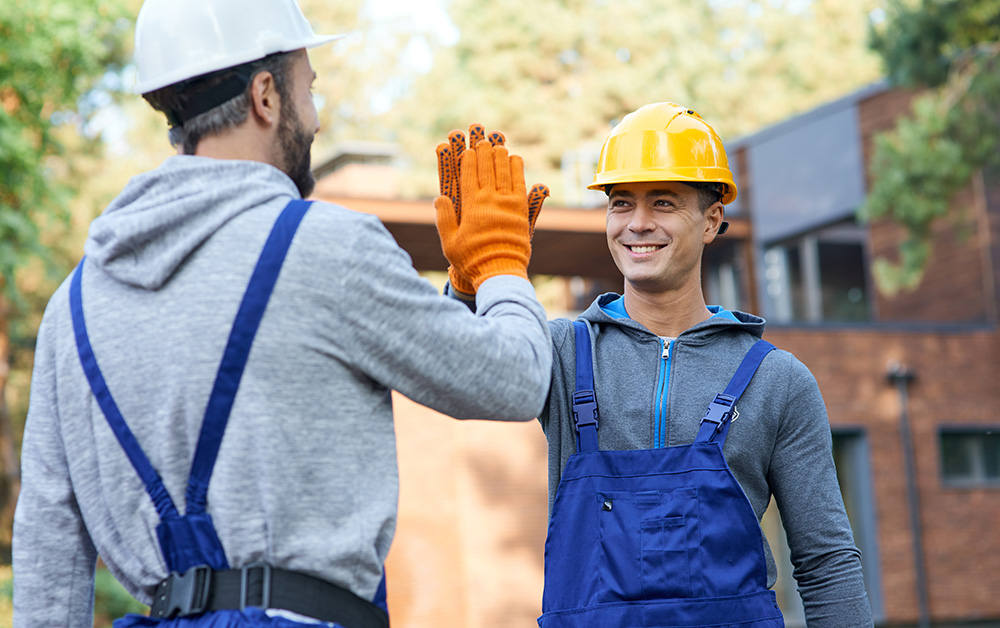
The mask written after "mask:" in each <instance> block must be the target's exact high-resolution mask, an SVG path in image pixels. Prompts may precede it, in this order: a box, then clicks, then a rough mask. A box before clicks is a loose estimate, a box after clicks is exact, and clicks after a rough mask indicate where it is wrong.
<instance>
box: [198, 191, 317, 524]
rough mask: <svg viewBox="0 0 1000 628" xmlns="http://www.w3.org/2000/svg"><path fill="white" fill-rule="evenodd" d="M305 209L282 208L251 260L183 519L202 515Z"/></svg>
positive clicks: (303, 204) (294, 204)
mask: <svg viewBox="0 0 1000 628" xmlns="http://www.w3.org/2000/svg"><path fill="white" fill-rule="evenodd" d="M310 203H311V201H304V200H293V201H291V202H289V203H288V205H286V206H285V209H284V210H282V212H281V215H280V216H278V219H277V220H276V221H275V223H274V227H273V228H272V229H271V234H270V235H269V236H268V238H267V242H266V243H265V244H264V249H263V251H261V254H260V258H259V259H258V260H257V266H256V267H255V268H254V270H253V274H252V275H251V276H250V283H249V285H247V289H246V292H245V293H244V294H243V301H242V302H241V303H240V308H239V310H237V312H236V320H235V321H234V322H233V328H232V331H230V332H229V342H228V343H227V344H226V350H225V352H224V353H223V354H222V362H221V363H220V364H219V372H218V374H217V375H216V377H215V385H214V386H213V387H212V394H211V396H210V397H209V399H208V406H207V408H206V409H205V419H204V421H203V422H202V424H201V435H200V436H199V438H198V446H197V448H196V449H195V453H194V460H193V461H192V463H191V475H190V478H189V479H188V487H187V494H186V496H185V500H186V505H185V512H186V513H187V514H192V513H201V512H204V511H205V502H206V501H207V497H208V482H209V480H210V479H211V477H212V470H213V469H214V467H215V459H216V457H217V456H218V454H219V447H220V446H221V444H222V435H223V433H224V432H225V431H226V424H227V423H228V421H229V414H230V412H232V409H233V402H234V401H235V399H236V391H237V389H239V386H240V379H242V377H243V369H244V367H245V366H246V362H247V357H248V356H249V354H250V346H251V345H252V344H253V339H254V336H255V335H256V334H257V328H258V327H259V326H260V321H261V318H263V316H264V309H265V308H266V307H267V302H268V300H269V299H270V298H271V292H272V290H274V284H275V282H276V281H277V279H278V273H279V272H280V271H281V265H282V264H283V263H284V261H285V255H286V254H287V253H288V247H289V246H290V245H291V243H292V238H293V237H294V236H295V232H296V230H297V229H298V228H299V223H301V222H302V217H303V216H304V215H305V213H306V210H308V209H309V205H310Z"/></svg>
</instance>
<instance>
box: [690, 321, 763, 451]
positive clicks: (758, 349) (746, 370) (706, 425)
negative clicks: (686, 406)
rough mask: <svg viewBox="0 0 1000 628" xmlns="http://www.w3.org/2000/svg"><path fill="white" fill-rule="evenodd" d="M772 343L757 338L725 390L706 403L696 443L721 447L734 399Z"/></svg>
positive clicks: (724, 439)
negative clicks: (715, 443) (706, 409)
mask: <svg viewBox="0 0 1000 628" xmlns="http://www.w3.org/2000/svg"><path fill="white" fill-rule="evenodd" d="M774 348H775V347H774V345H772V344H771V343H769V342H767V341H766V340H758V341H757V342H756V343H755V344H754V345H753V346H752V347H750V350H749V351H748V352H747V354H746V355H745V356H744V357H743V361H742V362H740V365H739V366H738V367H737V368H736V373H735V374H734V375H733V378H732V379H731V380H729V385H728V386H726V390H724V391H723V392H722V393H720V394H718V395H716V396H715V399H714V400H712V403H710V404H708V412H706V413H705V416H704V418H702V420H701V427H700V428H699V429H698V436H697V437H696V438H695V439H694V442H696V443H710V442H716V441H717V442H718V443H719V446H720V447H721V446H722V445H723V444H724V443H725V442H726V435H727V434H729V424H730V423H731V422H732V418H733V407H734V406H735V405H736V400H737V399H739V398H740V395H742V394H743V391H744V390H746V388H747V385H748V384H750V380H751V379H753V376H754V373H756V372H757V368H758V367H760V363H761V362H763V361H764V357H765V356H767V354H768V353H770V352H771V351H774Z"/></svg>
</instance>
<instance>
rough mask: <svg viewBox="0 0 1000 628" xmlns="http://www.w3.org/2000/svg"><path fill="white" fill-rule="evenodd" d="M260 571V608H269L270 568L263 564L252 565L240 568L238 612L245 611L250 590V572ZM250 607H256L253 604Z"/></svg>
mask: <svg viewBox="0 0 1000 628" xmlns="http://www.w3.org/2000/svg"><path fill="white" fill-rule="evenodd" d="M254 569H260V570H261V576H262V583H261V595H260V608H270V607H271V566H270V565H268V564H265V563H253V564H252V565H246V566H244V567H242V568H240V610H241V611H242V610H245V609H246V607H247V606H248V605H247V598H248V597H249V591H248V589H249V588H250V571H252V570H254ZM252 606H257V605H256V604H253V605H252Z"/></svg>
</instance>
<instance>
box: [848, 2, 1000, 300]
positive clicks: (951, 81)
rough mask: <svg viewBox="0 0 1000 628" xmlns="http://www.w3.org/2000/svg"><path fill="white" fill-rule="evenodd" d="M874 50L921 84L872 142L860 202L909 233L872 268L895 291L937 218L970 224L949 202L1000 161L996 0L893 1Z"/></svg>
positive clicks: (923, 254)
mask: <svg viewBox="0 0 1000 628" xmlns="http://www.w3.org/2000/svg"><path fill="white" fill-rule="evenodd" d="M872 47H873V48H874V49H875V50H877V51H878V52H879V54H880V55H881V56H882V58H883V59H884V60H885V65H886V70H887V74H888V76H889V79H890V80H891V81H892V82H893V83H894V84H895V85H898V86H903V87H911V88H920V89H922V90H923V91H922V93H921V95H920V96H918V97H917V98H916V100H915V101H914V103H913V115H912V116H911V117H908V118H901V119H900V120H899V121H898V123H897V126H896V128H895V129H894V130H893V131H892V132H890V133H886V134H883V135H881V136H880V137H878V138H877V139H876V143H875V153H874V156H873V159H872V162H871V179H872V181H873V185H872V189H871V190H870V191H869V195H868V198H867V201H866V203H865V205H864V206H863V207H862V209H861V214H862V216H863V217H865V218H867V219H870V220H874V219H878V218H883V217H884V218H888V219H890V220H892V221H895V222H897V223H899V224H901V225H903V226H904V227H905V228H906V231H907V233H908V235H909V237H908V239H907V240H906V241H905V242H904V243H903V245H902V246H901V248H900V251H899V259H898V260H888V259H879V260H876V261H875V264H874V267H873V272H874V274H875V279H876V282H877V283H878V286H879V289H880V290H882V291H883V292H885V293H888V294H893V293H895V292H898V291H900V290H912V289H913V288H916V287H917V286H918V285H919V284H920V281H921V279H922V277H923V273H924V269H925V268H926V266H927V263H928V260H929V259H930V256H931V233H932V228H933V226H934V224H935V223H936V221H938V220H939V219H941V218H943V217H946V216H950V217H951V218H952V219H953V220H954V221H956V222H957V223H959V227H960V229H959V231H960V232H961V231H969V230H970V229H969V228H968V227H967V226H966V225H962V224H961V221H962V220H963V216H962V214H961V212H957V211H954V210H955V208H954V206H953V203H952V200H953V198H954V196H955V194H956V192H958V191H959V190H961V189H962V188H964V187H966V186H967V185H969V184H970V182H975V179H976V178H977V177H982V176H983V172H984V171H985V172H987V173H989V172H992V171H993V169H995V168H997V167H998V166H1000V113H998V112H1000V0H978V1H977V2H966V1H964V0H921V1H920V2H919V3H918V4H912V3H904V2H902V1H901V0H893V2H892V3H891V5H890V10H889V19H888V20H887V21H886V23H885V24H883V25H882V26H881V27H880V28H876V29H873V32H872ZM980 182H981V181H980ZM962 227H965V228H964V229H962Z"/></svg>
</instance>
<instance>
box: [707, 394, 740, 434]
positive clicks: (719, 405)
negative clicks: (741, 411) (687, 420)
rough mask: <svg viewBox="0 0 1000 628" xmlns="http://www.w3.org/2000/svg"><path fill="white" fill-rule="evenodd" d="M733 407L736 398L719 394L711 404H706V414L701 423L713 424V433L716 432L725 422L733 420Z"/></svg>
mask: <svg viewBox="0 0 1000 628" xmlns="http://www.w3.org/2000/svg"><path fill="white" fill-rule="evenodd" d="M734 405H736V397H734V396H733V395H727V394H725V393H719V394H718V395H716V396H715V399H713V400H712V403H710V404H708V412H706V413H705V416H704V418H702V420H701V422H702V423H705V422H708V423H715V431H716V432H718V431H719V430H720V429H722V426H723V425H725V424H726V421H729V420H731V419H732V418H733V406H734Z"/></svg>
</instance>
